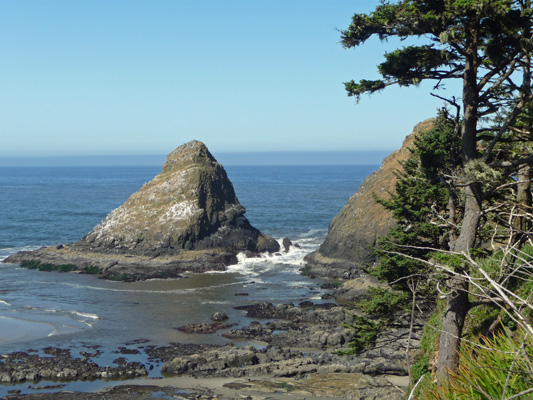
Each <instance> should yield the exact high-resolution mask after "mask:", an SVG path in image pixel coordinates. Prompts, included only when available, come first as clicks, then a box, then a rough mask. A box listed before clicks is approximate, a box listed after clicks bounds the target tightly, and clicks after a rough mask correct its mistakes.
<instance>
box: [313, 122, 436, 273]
mask: <svg viewBox="0 0 533 400" xmlns="http://www.w3.org/2000/svg"><path fill="white" fill-rule="evenodd" d="M431 126H432V120H426V121H424V122H421V123H420V124H418V125H416V126H415V128H414V130H413V132H412V133H411V134H410V135H409V136H407V137H406V138H405V140H404V142H403V145H402V147H401V149H399V150H396V151H395V152H393V153H392V154H391V155H389V156H388V157H387V158H385V159H384V160H383V164H382V165H381V167H380V168H379V169H378V170H377V171H376V172H374V173H373V174H372V175H370V176H368V177H367V178H366V179H365V180H364V182H363V183H362V184H361V186H360V187H359V189H358V190H357V192H356V193H355V194H354V195H353V196H352V197H351V198H350V199H349V200H348V202H347V203H346V205H345V206H344V207H343V208H342V210H341V211H340V213H339V214H338V215H336V216H335V217H334V218H333V219H332V220H331V223H330V225H329V230H328V235H327V237H326V240H325V241H324V243H322V245H321V246H320V247H319V249H318V250H317V251H315V252H314V253H311V254H309V255H308V256H307V257H306V259H305V260H306V261H307V263H308V266H310V273H311V274H312V275H315V276H326V277H332V278H353V277H356V276H358V275H359V273H360V270H361V267H362V266H364V265H365V264H369V263H372V262H374V261H375V256H374V254H373V252H372V246H374V245H375V243H376V239H377V237H378V236H382V235H384V234H386V233H387V232H388V230H389V228H390V227H392V226H393V225H394V220H393V218H392V215H391V214H390V213H389V212H388V211H387V210H385V209H384V208H383V207H382V206H381V205H379V204H377V203H376V201H375V196H377V197H382V198H387V197H388V196H389V194H388V193H389V192H391V191H392V190H393V189H394V184H395V182H396V175H395V172H396V171H397V170H398V169H399V168H401V165H400V163H401V162H402V161H405V160H406V159H407V158H408V157H409V155H410V151H409V147H410V146H411V145H412V143H413V140H414V138H415V136H416V135H417V133H418V132H421V131H426V130H428V129H430V128H431Z"/></svg>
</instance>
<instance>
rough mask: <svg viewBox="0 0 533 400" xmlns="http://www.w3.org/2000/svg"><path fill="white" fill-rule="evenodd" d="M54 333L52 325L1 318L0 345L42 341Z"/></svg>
mask: <svg viewBox="0 0 533 400" xmlns="http://www.w3.org/2000/svg"><path fill="white" fill-rule="evenodd" d="M54 331H55V328H54V326H53V325H50V324H46V323H42V322H35V321H26V320H22V319H16V318H7V317H0V344H6V343H13V342H23V341H29V340H34V339H41V338H45V337H47V336H49V335H50V334H52V333H53V332H54Z"/></svg>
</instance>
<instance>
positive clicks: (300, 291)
mask: <svg viewBox="0 0 533 400" xmlns="http://www.w3.org/2000/svg"><path fill="white" fill-rule="evenodd" d="M377 168H378V165H347V166H248V167H246V166H227V167H226V171H227V173H228V176H229V178H230V180H231V181H232V182H233V185H234V187H235V191H236V193H237V197H238V198H239V201H240V202H241V204H242V205H244V206H245V207H246V209H247V212H246V216H247V218H248V219H249V221H250V222H251V224H252V225H253V226H255V227H256V228H258V229H259V230H261V231H262V232H264V233H266V234H268V235H270V236H272V237H274V238H277V239H279V240H280V242H281V240H282V238H284V237H288V238H290V239H291V240H292V241H293V242H295V243H298V244H300V245H301V246H302V249H296V248H292V249H291V251H290V252H289V253H287V254H283V255H281V256H272V257H267V256H265V257H263V258H258V259H245V258H244V257H241V258H240V262H239V264H237V265H234V266H231V267H229V268H228V271H227V272H224V273H207V274H197V275H194V274H190V275H188V277H187V278H186V279H180V280H150V281H145V282H135V283H124V282H111V281H106V280H102V279H98V278H97V277H96V276H94V275H83V274H77V273H57V272H39V271H31V270H25V269H21V268H19V267H18V265H16V264H0V274H1V275H0V280H1V283H0V354H3V353H6V352H12V351H19V350H27V349H30V348H33V349H40V348H43V347H46V346H59V347H62V348H69V349H72V354H73V356H76V351H83V350H87V349H88V348H90V347H91V346H94V345H98V346H102V347H101V350H102V352H103V355H102V356H101V357H100V358H99V359H98V360H97V362H98V363H99V364H105V363H106V362H109V363H111V361H112V360H113V359H114V358H116V357H117V355H116V354H114V353H113V351H114V350H116V349H117V347H119V346H125V347H127V346H130V345H131V343H134V342H135V341H138V340H139V339H142V340H146V341H149V344H152V345H165V344H168V343H170V342H182V343H213V344H224V343H226V342H228V340H227V339H224V338H222V337H221V336H220V334H219V333H217V334H213V335H190V334H185V333H181V332H179V331H177V330H176V329H175V328H176V327H178V326H182V325H186V324H190V323H201V322H206V323H207V322H211V321H210V316H211V315H212V314H213V313H214V312H216V311H222V312H225V313H226V314H227V315H228V316H229V317H230V320H229V322H233V323H238V324H239V325H240V326H243V325H248V324H249V322H250V321H249V320H247V319H246V318H245V317H244V312H242V311H237V310H234V307H235V306H238V305H244V304H250V303H256V302H260V301H271V302H274V303H281V302H283V303H287V302H293V303H298V302H301V301H303V300H314V301H320V296H321V295H322V294H323V292H322V291H321V290H320V288H319V284H320V283H321V281H318V280H311V279H308V278H305V277H302V276H301V275H300V274H299V270H300V269H301V268H302V267H303V266H304V262H303V257H304V256H305V255H306V254H308V253H310V252H312V251H314V250H316V249H317V248H318V246H319V245H320V244H321V243H322V241H323V240H324V238H325V236H326V234H327V229H328V225H329V223H330V221H331V219H332V218H333V217H334V216H335V215H336V214H337V213H338V212H339V211H340V209H341V208H342V206H343V205H344V204H345V203H346V201H347V200H348V199H349V197H350V196H351V195H352V194H353V193H354V192H355V191H356V190H357V188H358V187H359V185H360V184H361V183H362V181H363V180H364V178H365V177H366V176H367V175H369V174H371V173H372V172H374V171H375V170H376V169H377ZM160 170H161V168H160V167H44V168H38V167H16V168H15V167H13V168H11V167H0V210H1V211H0V261H1V260H3V259H5V258H6V257H7V256H8V255H10V254H14V253H16V252H18V251H20V250H32V249H36V248H39V247H41V246H50V245H55V244H59V243H70V242H75V241H77V240H79V239H80V238H81V237H83V236H84V235H85V234H87V233H88V232H89V231H90V230H91V229H92V228H93V227H94V226H95V225H96V224H98V223H99V222H100V221H101V220H102V219H103V218H104V217H105V216H106V215H107V214H108V213H109V212H110V211H111V210H113V209H114V208H116V207H118V206H119V205H121V204H122V203H123V202H124V201H125V200H126V199H127V198H128V196H129V195H131V194H132V193H134V192H136V191H137V190H138V189H139V188H140V187H141V186H142V185H143V184H144V183H145V182H148V181H150V180H151V179H152V178H153V177H154V176H155V175H157V174H158V173H159V172H160ZM236 293H239V294H242V293H247V294H248V295H247V296H236V295H235V294H236ZM106 357H108V358H109V360H107V359H106ZM3 394H5V387H0V396H2V395H3Z"/></svg>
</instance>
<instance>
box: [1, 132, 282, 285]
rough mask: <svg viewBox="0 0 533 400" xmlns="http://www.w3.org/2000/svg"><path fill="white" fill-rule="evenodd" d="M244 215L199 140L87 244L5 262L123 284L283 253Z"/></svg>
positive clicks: (111, 215)
mask: <svg viewBox="0 0 533 400" xmlns="http://www.w3.org/2000/svg"><path fill="white" fill-rule="evenodd" d="M245 211H246V209H245V208H244V207H243V206H242V205H241V204H240V203H239V200H238V199H237V196H236V194H235V191H234V188H233V185H232V183H231V182H230V180H229V179H228V176H227V174H226V171H225V170H224V168H223V167H222V165H221V164H219V163H218V162H217V161H216V160H215V158H214V157H213V156H212V155H211V153H210V152H209V150H208V149H207V147H206V146H205V145H204V144H203V143H201V142H199V141H196V140H193V141H191V142H188V143H186V144H184V145H182V146H180V147H178V148H177V149H176V150H174V151H173V152H172V153H170V154H169V155H168V157H167V160H166V162H165V163H164V165H163V170H162V172H161V173H160V174H159V175H157V176H156V177H155V178H154V179H152V180H151V181H150V182H148V183H146V184H144V185H143V186H142V188H141V189H140V190H139V191H138V192H136V193H134V194H132V195H131V196H130V197H129V198H128V199H127V200H126V202H125V203H124V204H122V205H121V206H120V207H118V208H116V209H115V210H113V211H111V212H110V213H109V214H108V215H107V217H106V218H105V219H104V220H103V221H102V222H100V223H99V224H98V225H97V226H96V227H95V228H94V229H93V230H91V231H90V232H89V233H88V234H87V235H86V236H85V237H84V238H82V239H81V240H80V241H78V242H76V243H72V244H68V245H58V246H54V247H48V248H42V249H39V250H36V251H34V252H21V253H17V254H15V255H13V256H11V257H8V258H7V259H6V260H5V261H4V262H10V263H19V262H21V261H24V260H33V261H35V262H34V265H35V264H36V263H37V264H38V263H41V264H46V265H65V264H66V265H73V266H74V267H76V269H78V270H81V271H97V272H102V273H104V275H106V276H113V277H119V278H124V277H126V278H125V279H124V280H135V279H142V278H143V277H146V278H153V277H179V273H181V272H183V271H194V272H203V271H206V270H223V269H224V268H225V266H226V265H228V264H231V263H236V262H237V259H236V255H237V253H239V252H243V251H247V252H251V253H257V252H277V251H279V248H280V246H279V244H278V242H277V241H276V240H275V239H273V238H271V237H268V236H266V235H264V234H263V233H261V232H259V231H258V230H257V229H256V228H254V227H253V226H251V225H250V223H249V222H248V220H247V219H246V217H245V216H244V213H245ZM37 267H38V266H37ZM128 277H133V278H132V279H129V278H128Z"/></svg>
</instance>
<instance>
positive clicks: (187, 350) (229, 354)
mask: <svg viewBox="0 0 533 400" xmlns="http://www.w3.org/2000/svg"><path fill="white" fill-rule="evenodd" d="M240 309H242V310H245V311H246V313H247V316H248V317H249V318H250V319H251V320H252V321H251V322H250V323H249V324H248V325H247V326H242V327H237V328H235V327H233V326H231V325H232V324H231V323H229V324H227V325H228V326H226V327H225V328H223V329H221V330H220V331H218V330H216V329H215V330H213V332H216V333H214V334H222V335H223V336H224V337H226V338H230V339H232V340H233V343H231V344H230V345H226V346H220V345H194V344H183V343H172V344H169V345H168V346H162V347H161V346H159V347H156V346H153V345H150V343H148V342H147V341H145V340H142V339H140V340H137V341H134V342H130V343H128V344H127V346H125V347H121V348H119V349H117V350H116V351H115V353H117V357H116V358H115V359H114V360H113V363H112V364H113V365H103V366H102V365H99V364H98V359H99V357H101V352H100V351H99V349H98V346H95V347H93V348H92V349H85V350H84V351H80V352H79V357H75V356H73V354H72V353H73V351H71V350H68V349H61V348H51V347H50V348H45V349H42V350H41V351H37V350H29V351H26V352H16V353H10V354H4V355H2V357H1V358H0V381H1V382H2V383H3V384H4V385H5V384H9V385H16V384H18V385H19V386H20V385H21V384H27V383H29V382H38V381H40V380H44V381H53V382H72V381H85V380H95V379H97V380H111V381H114V380H117V379H121V380H122V379H132V378H139V377H148V378H149V379H152V380H154V379H155V380H160V379H161V378H162V377H167V378H168V377H172V376H181V377H187V376H188V377H191V378H196V379H197V380H199V381H202V382H203V380H206V379H213V378H230V379H241V380H242V379H247V380H252V381H257V382H263V383H261V385H260V386H261V387H263V389H261V390H267V389H266V388H265V387H264V386H265V385H266V383H265V382H270V383H272V382H278V383H276V384H279V382H285V383H284V385H281V386H280V387H279V388H278V389H279V390H277V392H278V393H283V390H282V389H283V388H285V389H286V393H285V394H286V395H287V396H293V395H294V396H296V395H297V393H293V392H294V390H292V389H291V388H294V387H298V388H301V391H303V392H306V390H307V392H306V393H307V395H308V396H309V395H312V394H313V393H314V394H315V395H316V394H317V393H323V391H324V390H325V389H324V388H320V387H319V386H320V385H319V386H316V382H315V389H313V390H311V389H310V388H307V389H305V387H306V384H305V382H309V381H310V380H311V379H318V377H321V376H322V377H323V376H330V378H329V379H333V378H335V379H341V378H342V379H343V380H345V381H346V384H345V385H348V383H349V382H353V381H360V382H363V383H364V384H362V386H361V388H359V389H358V390H357V391H356V392H354V393H350V394H349V397H346V398H354V399H359V398H361V399H362V398H365V399H371V398H376V399H377V398H380V397H381V398H388V399H401V398H403V396H404V394H403V393H402V391H401V390H400V389H401V388H399V387H398V385H397V384H393V383H391V380H390V379H387V378H386V377H390V376H396V377H397V378H396V380H399V381H401V382H403V383H405V377H406V375H407V374H408V371H407V363H406V345H407V337H408V333H409V317H408V316H407V315H402V314H398V315H397V316H396V318H395V319H394V321H393V322H392V323H391V324H390V326H389V328H388V329H387V330H386V331H384V332H382V333H381V334H380V335H379V336H378V339H377V341H376V344H375V346H374V347H373V348H372V349H371V350H368V351H365V352H363V353H361V354H359V355H339V354H337V353H335V351H336V350H341V349H345V348H346V346H347V345H348V343H349V342H350V340H351V339H352V338H353V334H354V331H353V330H352V329H349V328H347V326H348V325H350V323H352V322H353V318H354V312H355V311H354V310H353V308H352V307H348V306H342V305H338V304H336V303H322V304H314V303H312V302H309V301H305V302H302V303H300V304H299V305H292V304H273V303H268V302H263V303H258V304H253V305H247V306H243V307H241V308H240ZM424 315H425V314H424ZM424 315H422V314H420V315H417V319H416V323H415V333H414V335H413V337H412V339H411V342H410V345H409V347H410V349H411V354H412V355H414V354H415V353H416V351H417V348H418V346H419V340H420V332H421V329H422V326H423V324H424V322H425V320H424ZM215 324H220V322H215ZM220 332H222V333H220ZM202 333H204V334H206V332H202ZM254 343H261V344H260V345H258V344H254ZM242 345H245V346H244V347H242ZM131 357H134V358H136V359H138V360H139V359H142V360H144V361H131V360H130V358H131ZM280 379H281V380H282V381H279V380H280ZM393 380H394V379H393ZM247 382H248V381H247ZM130 383H131V382H130ZM133 383H135V381H134V382H133ZM272 384H273V383H272ZM365 385H366V386H365ZM19 386H16V389H13V390H12V391H11V393H10V394H9V395H8V396H6V397H5V398H6V399H22V398H25V399H52V398H54V399H56V398H73V399H76V398H84V399H85V398H87V399H88V398H95V399H100V398H103V397H98V396H101V395H100V394H99V393H91V394H90V395H89V394H86V393H84V394H76V395H75V394H73V393H72V392H69V393H70V394H69V395H70V396H71V397H61V396H65V394H61V392H60V391H55V392H53V393H32V394H20V393H17V391H18V390H20V389H19ZM150 386H151V385H141V386H125V387H122V386H119V387H114V388H112V389H106V391H105V396H107V397H106V398H108V399H122V398H126V394H127V393H130V394H131V391H134V392H135V393H138V394H137V395H136V396H137V397H136V398H150V396H151V394H149V393H154V392H153V391H152V392H150V391H151V390H152V389H153V390H155V391H161V390H163V389H161V387H160V386H159V385H158V386H154V387H153V388H152V389H150ZM238 386H239V385H237V387H238ZM267 386H268V385H267ZM251 387H255V386H254V385H250V384H248V383H247V384H245V386H242V387H240V388H241V389H250V388H251ZM340 387H343V385H340ZM127 388H129V389H127ZM365 388H366V389H365ZM52 389H53V387H52ZM189 389H190V388H189ZM172 390H173V391H176V388H175V387H174V388H172V387H168V388H167V389H164V390H163V392H164V393H166V392H165V391H172ZM235 390H237V389H235ZM250 390H251V389H250ZM254 390H256V391H257V390H259V389H258V388H257V387H255V389H254ZM321 391H322V392H321ZM267 392H268V390H267ZM345 395H346V396H348V394H346V393H345ZM83 396H85V397H83ZM87 396H89V397H87ZM93 396H94V397H93ZM121 396H122V397H121ZM143 396H145V397H143ZM187 396H192V397H187ZM187 396H185V395H183V396H182V397H180V398H205V399H211V398H213V399H214V398H219V399H222V398H240V397H220V396H221V395H220V393H219V394H217V393H216V390H214V391H213V390H210V391H207V392H205V393H203V394H199V393H198V392H197V391H195V390H192V391H189V392H188V394H187ZM194 396H197V397H194ZM198 396H200V397H198ZM201 396H204V397H201ZM343 396H344V395H343ZM335 397H336V398H343V397H342V396H341V395H340V394H339V393H337V394H336V395H334V396H333V398H335ZM133 398H135V397H133ZM244 398H246V397H244ZM250 398H251V397H250ZM254 398H273V397H268V396H267V397H254Z"/></svg>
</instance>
